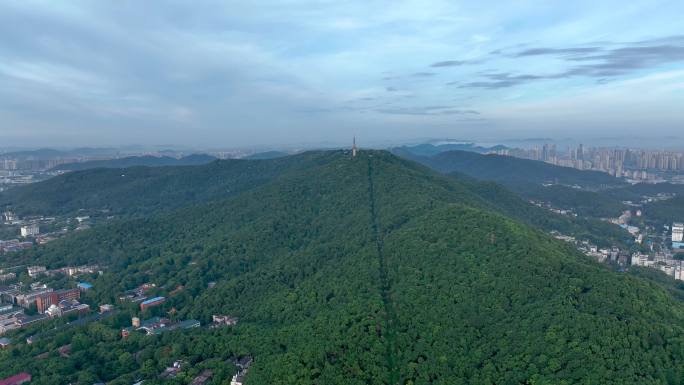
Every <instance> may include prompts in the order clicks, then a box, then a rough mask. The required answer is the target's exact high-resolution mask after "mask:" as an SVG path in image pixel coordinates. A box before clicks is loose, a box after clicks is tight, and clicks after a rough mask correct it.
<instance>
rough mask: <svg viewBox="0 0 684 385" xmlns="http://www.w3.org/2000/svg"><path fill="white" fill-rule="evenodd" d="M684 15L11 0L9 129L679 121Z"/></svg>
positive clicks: (168, 134)
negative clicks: (682, 16)
mask: <svg viewBox="0 0 684 385" xmlns="http://www.w3.org/2000/svg"><path fill="white" fill-rule="evenodd" d="M506 3H511V4H506ZM681 15H684V2H681V1H653V0H649V1H638V0H637V1H629V2H625V1H600V2H597V1H573V2H561V1H553V2H552V1H515V2H500V1H478V2H475V1H470V2H459V1H427V0H424V1H368V0H365V1H328V0H323V1H306V2H305V1H296V0H281V1H255V2H245V1H239V2H237V1H235V2H233V1H221V2H212V1H197V2H195V1H192V2H191V1H164V2H162V1H144V2H143V1H116V2H102V1H101V2H93V1H63V2H62V1H27V0H21V1H12V0H9V1H3V2H1V3H0V84H2V86H1V87H0V142H4V144H5V145H25V146H26V145H54V146H69V145H75V146H76V145H118V144H133V143H140V144H160V143H164V144H167V143H168V144H183V145H193V146H205V147H206V146H215V147H233V146H251V145H278V144H298V143H304V144H306V143H311V144H313V143H323V142H325V143H344V142H347V141H348V140H349V138H350V137H351V136H352V135H356V136H358V137H359V138H361V140H362V142H363V141H366V142H367V143H371V142H374V143H380V142H384V141H401V140H414V139H419V138H429V137H449V138H461V139H475V140H490V141H491V140H494V141H496V140H497V138H502V139H504V138H505V139H509V138H522V137H551V138H556V137H558V138H561V137H562V138H567V137H578V138H579V137H582V138H591V137H599V136H602V137H605V136H617V137H620V136H630V137H641V136H656V137H669V136H684V134H682V133H681V132H684V130H682V128H683V127H682V126H683V125H684V124H683V122H684V108H683V106H684V24H683V23H682V20H681ZM0 145H1V144H0Z"/></svg>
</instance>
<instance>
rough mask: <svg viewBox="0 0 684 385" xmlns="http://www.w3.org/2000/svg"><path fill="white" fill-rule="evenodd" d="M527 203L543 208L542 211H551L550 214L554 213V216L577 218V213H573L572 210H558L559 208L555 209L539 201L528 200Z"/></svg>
mask: <svg viewBox="0 0 684 385" xmlns="http://www.w3.org/2000/svg"><path fill="white" fill-rule="evenodd" d="M529 202H530V203H531V204H533V205H535V206H537V207H541V208H543V209H547V210H549V211H551V212H552V213H556V214H560V215H568V216H571V217H577V213H576V212H574V211H573V210H569V209H559V208H557V207H553V205H551V204H550V203H548V202H539V201H535V200H530V201H529Z"/></svg>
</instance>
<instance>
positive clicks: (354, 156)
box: [352, 137, 359, 158]
mask: <svg viewBox="0 0 684 385" xmlns="http://www.w3.org/2000/svg"><path fill="white" fill-rule="evenodd" d="M357 152H359V148H358V147H356V137H354V141H353V142H352V158H356V153H357Z"/></svg>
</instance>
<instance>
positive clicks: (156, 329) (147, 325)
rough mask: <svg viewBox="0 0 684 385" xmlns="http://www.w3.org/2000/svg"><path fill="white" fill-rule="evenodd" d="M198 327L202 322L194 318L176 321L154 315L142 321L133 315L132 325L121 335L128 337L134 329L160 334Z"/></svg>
mask: <svg viewBox="0 0 684 385" xmlns="http://www.w3.org/2000/svg"><path fill="white" fill-rule="evenodd" d="M198 327H200V322H199V321H198V320H194V319H189V320H185V321H180V322H176V321H172V320H170V319H168V318H162V317H152V318H150V319H146V320H142V321H141V320H140V318H138V317H133V318H132V319H131V326H129V327H127V328H124V329H121V337H123V338H127V337H128V336H129V335H131V333H132V332H134V331H142V332H145V333H146V334H147V335H159V334H162V333H164V332H168V331H172V330H178V329H192V328H198Z"/></svg>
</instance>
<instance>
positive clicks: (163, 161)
mask: <svg viewBox="0 0 684 385" xmlns="http://www.w3.org/2000/svg"><path fill="white" fill-rule="evenodd" d="M215 160H216V158H215V157H213V156H210V155H205V154H193V155H188V156H185V157H182V158H179V159H178V158H172V157H169V156H129V157H125V158H118V159H107V160H91V161H87V162H78V163H66V164H61V165H59V166H56V167H55V168H54V169H53V170H60V171H77V170H88V169H92V168H125V167H134V166H147V167H159V166H194V165H201V164H207V163H210V162H213V161H215Z"/></svg>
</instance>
